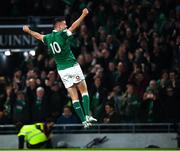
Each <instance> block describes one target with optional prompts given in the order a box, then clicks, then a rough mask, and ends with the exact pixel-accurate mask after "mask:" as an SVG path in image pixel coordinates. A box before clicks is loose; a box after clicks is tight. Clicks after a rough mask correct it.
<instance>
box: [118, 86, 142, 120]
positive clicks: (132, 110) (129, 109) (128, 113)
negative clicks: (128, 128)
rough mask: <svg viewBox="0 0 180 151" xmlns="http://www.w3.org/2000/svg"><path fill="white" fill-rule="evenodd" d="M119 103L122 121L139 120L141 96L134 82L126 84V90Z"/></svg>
mask: <svg viewBox="0 0 180 151" xmlns="http://www.w3.org/2000/svg"><path fill="white" fill-rule="evenodd" d="M119 103H120V105H119V106H120V115H121V118H122V122H138V115H139V107H140V98H139V97H138V96H137V94H136V89H135V86H134V85H133V84H127V85H126V91H125V92H124V93H123V94H122V95H121V97H120V102H119Z"/></svg>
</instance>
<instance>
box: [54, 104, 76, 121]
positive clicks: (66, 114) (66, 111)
mask: <svg viewBox="0 0 180 151" xmlns="http://www.w3.org/2000/svg"><path fill="white" fill-rule="evenodd" d="M56 123H57V124H77V123H80V121H79V120H78V119H77V117H76V116H75V115H73V113H72V110H71V108H70V107H69V106H64V107H63V113H62V115H60V116H59V117H58V118H57V122H56Z"/></svg>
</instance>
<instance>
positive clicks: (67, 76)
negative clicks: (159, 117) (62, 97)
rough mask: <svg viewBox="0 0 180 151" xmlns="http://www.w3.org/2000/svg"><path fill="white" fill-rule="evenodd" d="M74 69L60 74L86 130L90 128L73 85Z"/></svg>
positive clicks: (60, 71) (62, 71)
mask: <svg viewBox="0 0 180 151" xmlns="http://www.w3.org/2000/svg"><path fill="white" fill-rule="evenodd" d="M72 69H73V68H68V69H65V70H59V71H58V73H59V75H60V77H61V79H62V82H63V84H64V86H65V88H66V89H67V91H68V93H69V95H70V97H71V99H72V104H73V108H74V110H75V112H76V114H77V115H78V116H79V118H80V119H81V121H82V123H83V125H84V127H85V128H86V127H88V124H86V123H87V122H86V118H85V115H84V112H83V110H82V107H81V104H80V102H79V98H78V92H77V88H76V86H75V85H74V83H73V79H72V76H71V73H72V71H71V70H72Z"/></svg>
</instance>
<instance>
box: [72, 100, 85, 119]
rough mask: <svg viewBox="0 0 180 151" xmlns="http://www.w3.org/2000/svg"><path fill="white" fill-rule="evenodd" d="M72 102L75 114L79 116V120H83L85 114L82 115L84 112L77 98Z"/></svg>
mask: <svg viewBox="0 0 180 151" xmlns="http://www.w3.org/2000/svg"><path fill="white" fill-rule="evenodd" d="M72 103H73V108H74V110H75V112H76V114H77V115H78V116H79V118H80V119H81V121H82V122H84V121H85V120H86V119H85V116H84V113H83V110H82V107H81V104H80V102H79V100H73V101H72Z"/></svg>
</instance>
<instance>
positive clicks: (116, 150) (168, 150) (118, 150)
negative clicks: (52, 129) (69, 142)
mask: <svg viewBox="0 0 180 151" xmlns="http://www.w3.org/2000/svg"><path fill="white" fill-rule="evenodd" d="M0 150H3V151H17V150H18V149H0ZM24 150H28V149H24ZM39 150H42V151H51V150H54V151H73V150H75V151H77V150H80V151H134V150H137V151H138V150H140V151H141V150H146V151H151V150H152V151H156V150H157V151H158V150H161V151H163V150H164V151H172V150H179V151H180V148H179V149H177V148H90V149H89V148H88V149H85V148H82V149H81V148H68V149H64V148H63V149H33V151H39Z"/></svg>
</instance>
